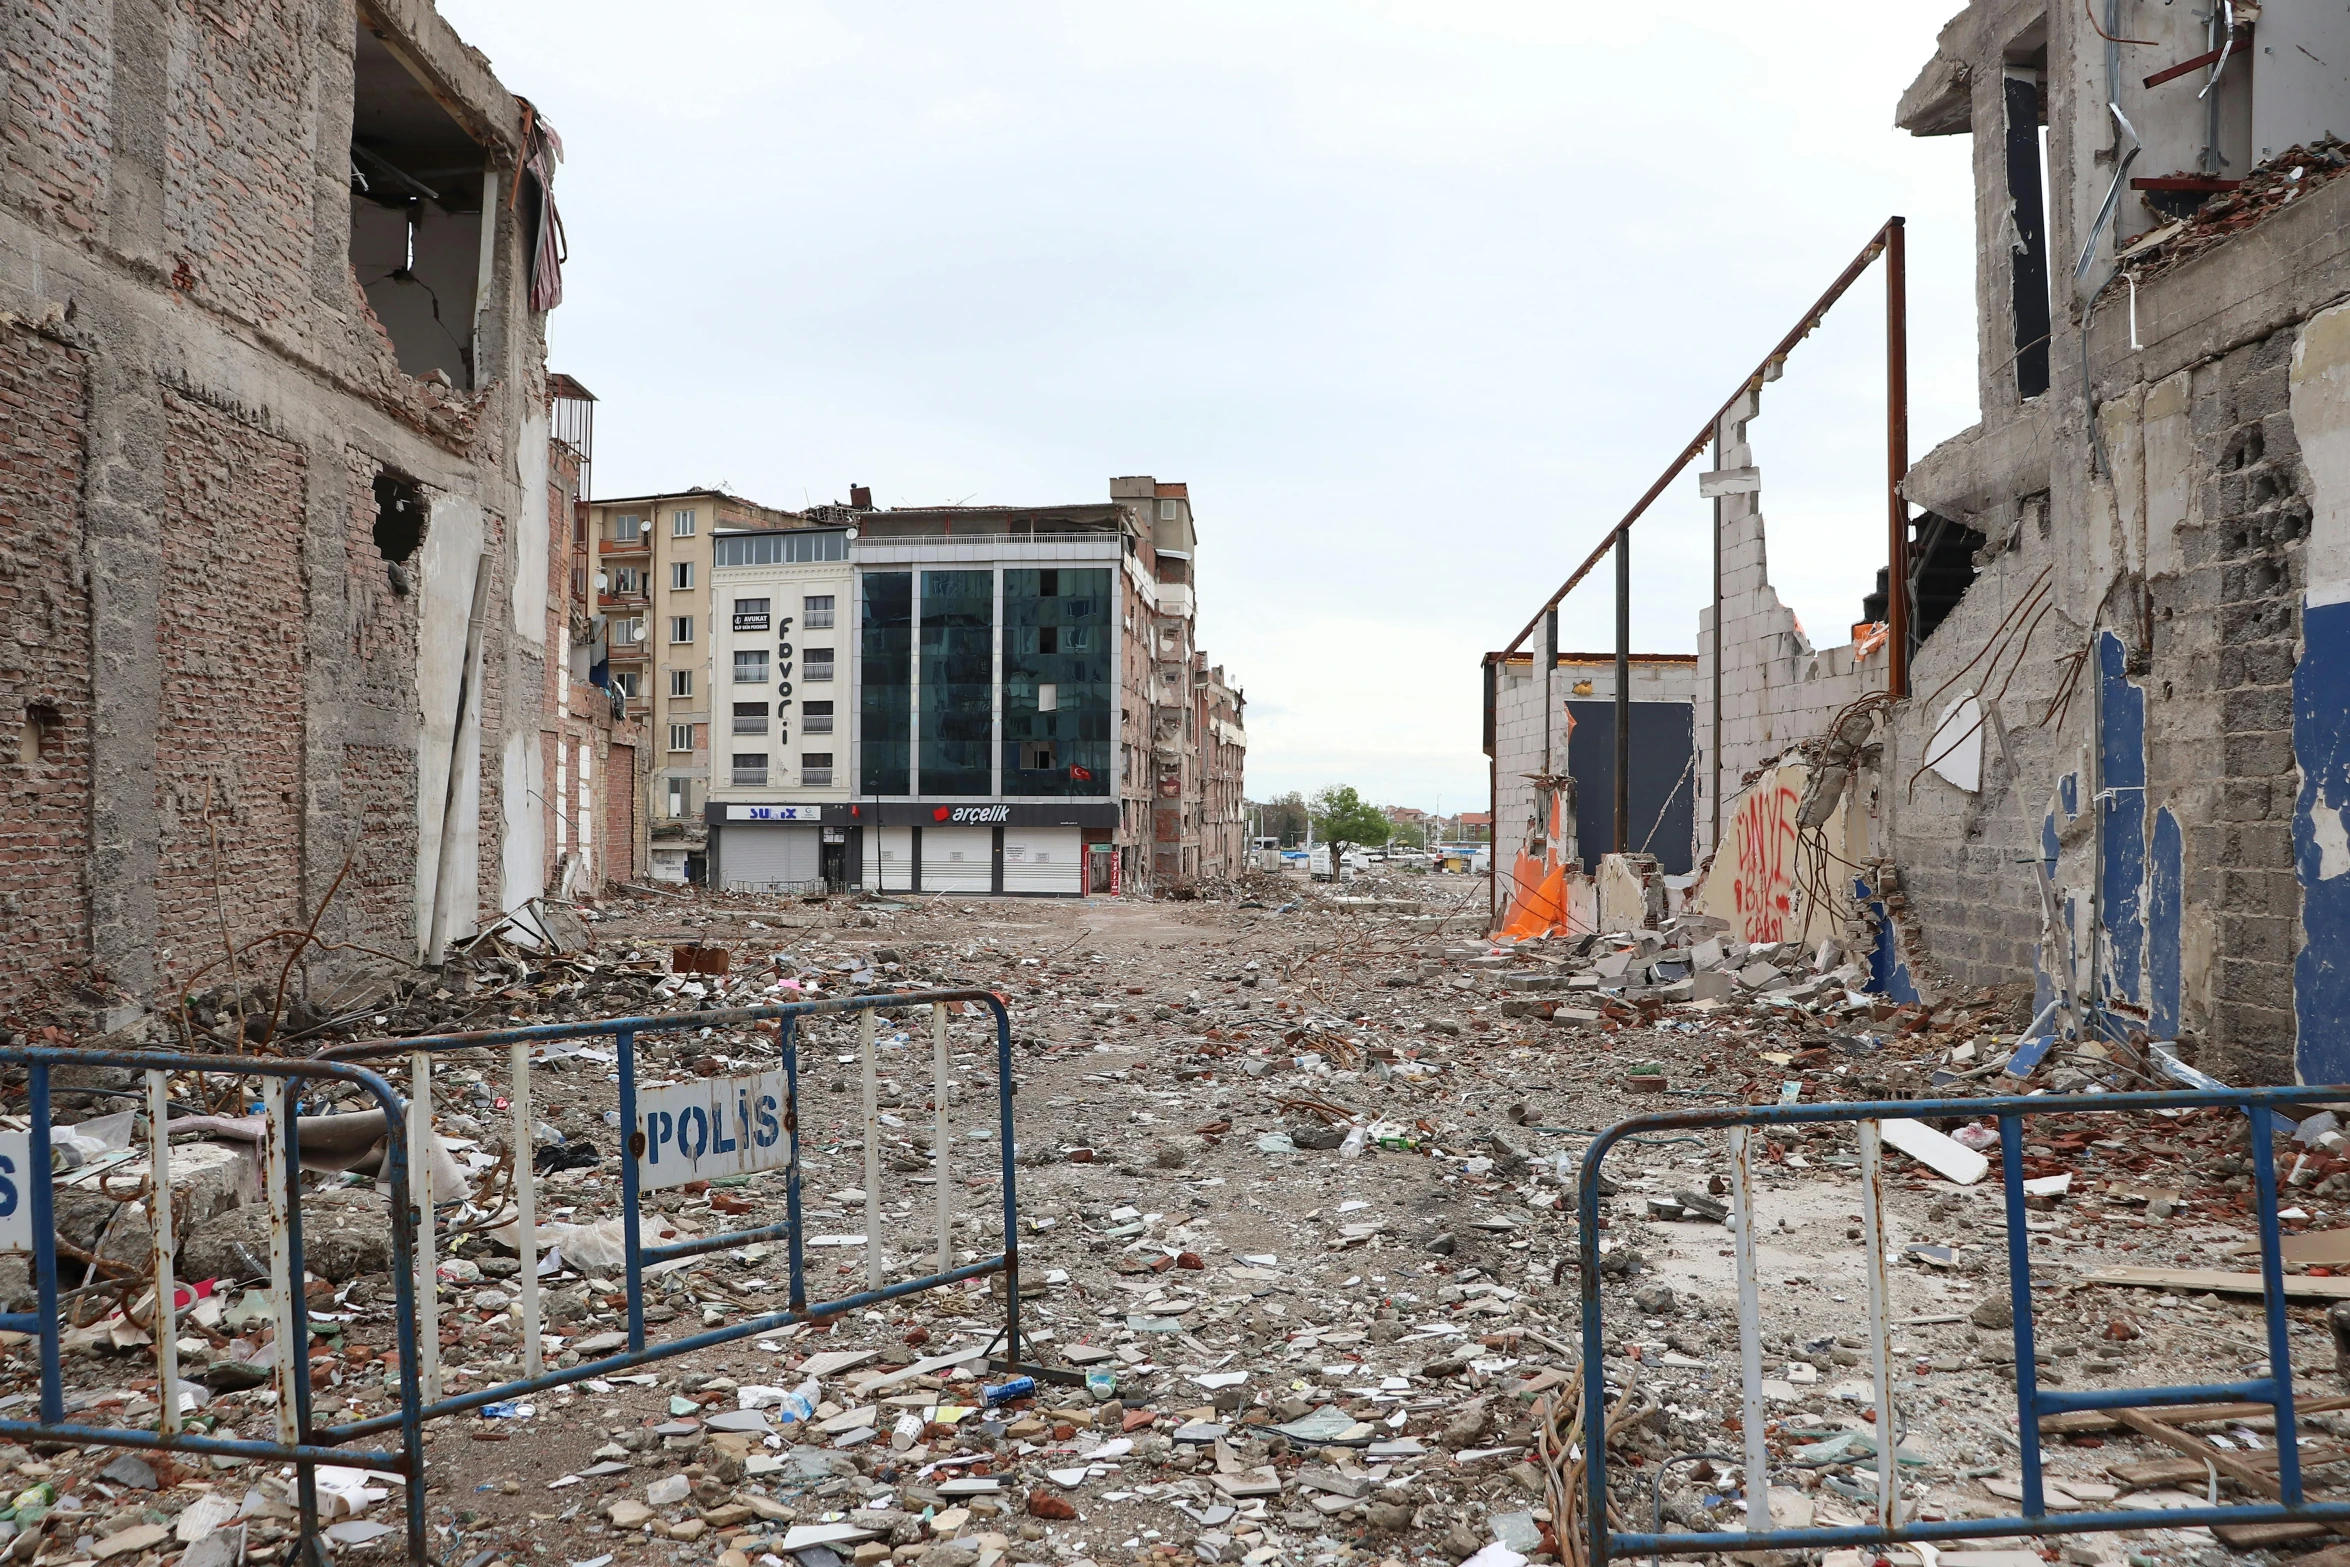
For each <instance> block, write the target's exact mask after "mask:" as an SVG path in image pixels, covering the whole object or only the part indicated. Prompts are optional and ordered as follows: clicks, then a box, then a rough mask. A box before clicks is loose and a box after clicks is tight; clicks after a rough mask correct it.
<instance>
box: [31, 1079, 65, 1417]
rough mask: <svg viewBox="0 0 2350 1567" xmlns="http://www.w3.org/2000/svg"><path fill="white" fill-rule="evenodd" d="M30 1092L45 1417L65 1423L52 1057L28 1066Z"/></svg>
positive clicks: (35, 1290) (35, 1273) (35, 1271)
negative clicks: (51, 1106)
mask: <svg viewBox="0 0 2350 1567" xmlns="http://www.w3.org/2000/svg"><path fill="white" fill-rule="evenodd" d="M25 1097H26V1100H27V1101H28V1108H29V1109H30V1110H31V1112H32V1122H33V1124H32V1130H31V1131H30V1133H29V1134H28V1135H27V1137H26V1141H25V1156H26V1158H27V1159H28V1160H30V1161H31V1163H32V1169H30V1170H29V1171H27V1172H26V1174H28V1175H29V1176H31V1177H32V1179H31V1181H30V1182H29V1184H30V1185H31V1187H32V1221H33V1295H34V1299H35V1302H36V1308H35V1309H37V1310H38V1311H39V1312H40V1313H41V1423H42V1424H43V1425H52V1426H54V1425H63V1424H64V1423H65V1373H64V1370H63V1368H62V1366H61V1365H60V1363H59V1361H60V1353H61V1351H60V1346H59V1344H58V1332H57V1247H56V1246H55V1244H53V1243H51V1244H44V1240H45V1238H48V1239H52V1241H53V1238H54V1237H55V1236H56V1234H57V1196H56V1192H57V1178H56V1174H55V1172H54V1171H53V1170H52V1169H51V1168H50V1160H51V1159H52V1158H54V1157H55V1155H54V1154H52V1153H51V1151H50V1147H49V1063H48V1062H46V1061H40V1060H35V1061H34V1062H33V1063H32V1064H31V1065H30V1066H29V1067H28V1068H27V1069H26V1072H25Z"/></svg>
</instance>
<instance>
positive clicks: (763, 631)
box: [705, 478, 1246, 894]
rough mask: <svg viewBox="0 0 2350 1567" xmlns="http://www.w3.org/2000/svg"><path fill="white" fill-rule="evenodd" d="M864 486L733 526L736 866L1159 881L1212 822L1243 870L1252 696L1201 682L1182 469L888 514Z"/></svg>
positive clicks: (867, 881) (726, 877)
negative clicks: (1246, 722) (770, 519)
mask: <svg viewBox="0 0 2350 1567" xmlns="http://www.w3.org/2000/svg"><path fill="white" fill-rule="evenodd" d="M852 494H853V496H854V500H853V502H852V504H851V505H849V506H828V507H817V508H814V509H812V510H811V511H810V512H808V513H807V514H806V516H805V517H804V518H801V519H796V521H798V522H799V524H800V525H799V526H795V527H792V528H789V529H787V530H780V531H777V530H767V531H761V532H750V533H729V534H721V535H720V536H719V539H718V541H717V544H718V554H717V557H716V567H715V570H714V571H713V574H712V579H711V581H712V592H713V595H714V597H713V601H712V604H711V607H710V610H709V617H710V621H711V625H712V628H713V633H712V634H713V639H714V640H713V649H714V652H715V654H716V659H715V663H714V671H713V672H714V674H715V675H716V677H717V687H722V688H723V689H724V692H725V694H724V695H723V696H717V697H713V699H712V700H713V703H714V706H713V708H712V711H713V712H714V713H716V712H721V711H723V712H724V713H725V714H726V721H725V725H724V728H725V730H726V732H725V733H724V734H722V735H720V736H718V737H717V738H716V739H714V740H713V742H712V745H713V748H714V751H716V752H717V753H718V754H721V755H723V756H724V758H725V762H724V765H723V766H721V767H719V768H717V769H716V770H715V775H714V776H713V778H712V780H711V788H710V797H709V802H708V804H707V806H706V808H705V819H706V821H707V823H708V825H709V827H710V829H711V832H712V844H713V848H712V854H713V857H714V861H715V868H714V873H713V877H712V879H713V881H714V883H715V884H717V885H720V886H729V887H742V888H746V889H765V888H777V889H780V888H789V887H797V886H802V885H811V884H825V885H832V886H842V885H856V886H862V887H865V888H868V889H871V890H875V891H889V892H916V891H923V892H939V891H945V892H964V893H986V892H1006V893H1058V894H1077V893H1083V892H1115V891H1121V890H1125V889H1128V888H1133V889H1136V890H1144V889H1148V888H1149V887H1151V886H1153V885H1154V884H1156V883H1157V882H1159V881H1162V880H1166V881H1172V880H1176V879H1180V878H1182V877H1187V876H1196V875H1199V874H1201V856H1200V849H1201V844H1202V842H1203V841H1204V836H1205V835H1206V833H1207V828H1208V827H1209V825H1210V824H1213V827H1214V833H1213V837H1214V841H1215V845H1216V847H1215V850H1214V856H1213V863H1215V864H1218V865H1222V864H1224V863H1226V861H1227V860H1229V863H1230V864H1231V865H1232V867H1233V868H1235V869H1236V868H1237V867H1238V864H1239V855H1240V852H1241V849H1242V847H1243V844H1242V838H1241V832H1242V829H1241V828H1240V827H1239V826H1238V825H1237V824H1238V822H1239V820H1240V788H1241V770H1242V764H1243V761H1244V754H1245V746H1246V736H1245V733H1244V732H1243V731H1242V729H1241V727H1240V711H1241V705H1242V700H1243V699H1242V698H1241V696H1240V694H1239V693H1238V692H1237V691H1234V690H1232V689H1230V688H1229V687H1227V686H1225V685H1224V683H1223V680H1222V671H1221V670H1215V671H1213V672H1211V671H1209V669H1208V668H1207V666H1206V664H1205V661H1204V660H1199V661H1198V665H1197V671H1196V679H1195V671H1194V667H1193V664H1194V657H1195V655H1194V652H1193V650H1192V648H1191V645H1190V635H1189V631H1190V625H1191V617H1192V602H1191V588H1190V582H1189V565H1190V548H1191V524H1190V503H1189V501H1188V499H1187V498H1186V497H1184V495H1183V492H1182V487H1181V486H1163V485H1158V484H1156V483H1154V482H1153V481H1152V480H1150V479H1147V478H1143V479H1118V480H1113V481H1112V498H1111V499H1110V500H1109V501H1108V502H1106V503H1100V502H1097V503H1091V504H1085V505H1074V506H1035V507H1010V506H1005V507H996V506H990V507H967V506H951V507H915V508H893V509H891V510H888V511H881V510H876V509H874V508H873V507H872V505H871V503H870V497H869V494H868V493H867V492H864V491H863V490H861V489H860V490H858V491H853V492H852ZM1162 539H1165V540H1167V541H1168V542H1167V545H1166V548H1165V549H1164V551H1162V549H1161V547H1160V543H1161V540H1162ZM1178 541H1179V542H1178ZM1162 652H1163V653H1164V656H1163V657H1162V656H1160V655H1161V654H1162ZM1195 688H1196V689H1195ZM714 689H716V688H715V687H714ZM1202 733H1205V734H1208V735H1210V736H1212V737H1213V739H1214V742H1215V743H1214V747H1213V755H1212V757H1210V758H1209V759H1208V760H1207V761H1206V762H1205V763H1203V762H1202V760H1201V759H1200V756H1199V754H1198V742H1197V737H1198V736H1199V735H1200V734H1202ZM1162 736H1163V737H1164V739H1163V740H1162V738H1161V737H1162ZM1187 736H1188V737H1190V741H1189V744H1188V745H1187V743H1186V737H1187ZM1208 780H1213V782H1214V795H1213V799H1212V803H1205V804H1203V798H1202V795H1201V793H1200V790H1201V788H1202V786H1203V784H1204V783H1205V782H1206V781H1208ZM1170 786H1171V787H1172V791H1173V792H1172V793H1169V792H1167V791H1168V790H1169V788H1170ZM1186 824H1188V831H1189V840H1190V841H1189V843H1188V845H1187V844H1186V843H1185V832H1186ZM1162 827H1165V828H1166V830H1167V843H1166V845H1165V847H1166V849H1167V850H1169V851H1172V852H1169V853H1166V854H1161V853H1160V852H1158V851H1159V849H1160V847H1161V846H1160V842H1159V838H1158V834H1159V833H1160V831H1161V828H1162ZM1186 847H1188V848H1189V849H1190V851H1191V852H1190V854H1189V855H1188V857H1187V856H1185V855H1184V853H1183V852H1182V851H1183V850H1184V849H1185V848H1186Z"/></svg>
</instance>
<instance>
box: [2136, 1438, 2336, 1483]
mask: <svg viewBox="0 0 2350 1567" xmlns="http://www.w3.org/2000/svg"><path fill="white" fill-rule="evenodd" d="M2242 1456H2243V1459H2244V1462H2246V1463H2248V1464H2250V1465H2252V1466H2253V1467H2254V1468H2256V1469H2260V1470H2262V1471H2265V1472H2267V1473H2270V1474H2274V1473H2275V1472H2276V1467H2277V1450H2276V1449H2275V1448H2273V1447H2269V1448H2262V1449H2260V1450H2259V1451H2257V1452H2250V1453H2246V1454H2244V1455H2242ZM2345 1459H2350V1447H2308V1446H2304V1447H2303V1448H2302V1449H2301V1470H2302V1472H2303V1473H2304V1474H2306V1473H2308V1472H2309V1471H2310V1470H2312V1469H2318V1468H2322V1467H2324V1466H2325V1465H2327V1464H2338V1463H2341V1462H2343V1461H2344V1460H2345ZM2105 1472H2106V1473H2107V1474H2109V1475H2111V1476H2113V1477H2114V1478H2115V1479H2116V1480H2119V1481H2120V1482H2121V1483H2122V1484H2124V1485H2126V1486H2128V1487H2130V1488H2131V1489H2132V1490H2143V1489H2146V1488H2148V1487H2150V1486H2157V1485H2184V1484H2186V1483H2187V1482H2189V1481H2201V1480H2203V1479H2204V1478H2205V1475H2204V1471H2203V1465H2201V1464H2200V1463H2198V1462H2196V1461H2195V1460H2194V1459H2192V1458H2163V1459H2157V1460H2156V1461H2155V1462H2153V1463H2150V1464H2108V1465H2107V1466H2106V1469H2105Z"/></svg>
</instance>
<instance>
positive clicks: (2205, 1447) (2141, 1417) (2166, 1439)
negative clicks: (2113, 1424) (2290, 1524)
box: [2113, 1409, 2284, 1501]
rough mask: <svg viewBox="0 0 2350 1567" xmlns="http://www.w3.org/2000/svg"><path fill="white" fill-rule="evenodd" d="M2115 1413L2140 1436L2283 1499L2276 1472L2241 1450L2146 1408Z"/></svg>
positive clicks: (2246, 1487)
mask: <svg viewBox="0 0 2350 1567" xmlns="http://www.w3.org/2000/svg"><path fill="white" fill-rule="evenodd" d="M2113 1413H2114V1418H2115V1419H2117V1420H2119V1421H2120V1422H2121V1423H2122V1424H2123V1425H2125V1426H2128V1427H2129V1428H2130V1429H2131V1430H2133V1431H2135V1432H2137V1433H2138V1434H2139V1435H2140V1436H2150V1437H2152V1438H2154V1440H2156V1441H2157V1442H2160V1443H2162V1444H2163V1445H2164V1446H2166V1447H2175V1448H2177V1449H2178V1450H2179V1451H2180V1452H2182V1453H2185V1454H2186V1455H2187V1456H2188V1457H2190V1458H2195V1459H2200V1460H2202V1461H2203V1462H2205V1463H2208V1464H2210V1465H2211V1466H2212V1467H2213V1468H2214V1469H2217V1470H2218V1471H2219V1472H2220V1473H2221V1474H2224V1475H2226V1476H2227V1477H2228V1478H2229V1479H2231V1480H2233V1481H2235V1482H2236V1483H2237V1484H2238V1485H2241V1486H2243V1487H2244V1488H2245V1489H2246V1490H2248V1491H2257V1492H2259V1493H2260V1494H2261V1495H2262V1496H2265V1497H2267V1498H2269V1499H2270V1500H2271V1501H2275V1500H2279V1499H2281V1498H2282V1497H2283V1495H2284V1491H2283V1488H2282V1487H2280V1486H2279V1485H2278V1484H2277V1481H2276V1477H2275V1476H2274V1475H2265V1474H2262V1473H2261V1472H2260V1471H2259V1470H2258V1469H2257V1468H2255V1467H2254V1466H2252V1465H2251V1464H2248V1463H2246V1462H2244V1455H2243V1454H2241V1453H2230V1452H2225V1451H2222V1450H2221V1449H2219V1448H2216V1447H2213V1446H2212V1445H2211V1444H2210V1443H2209V1442H2206V1441H2204V1440H2203V1439H2202V1438H2200V1437H2194V1436H2189V1435H2188V1434H2187V1433H2186V1432H2184V1431H2181V1430H2179V1429H2177V1428H2176V1427H2174V1426H2166V1425H2164V1424H2163V1423H2162V1422H2161V1421H2159V1420H2157V1419H2155V1418H2154V1417H2153V1416H2152V1415H2149V1414H2147V1413H2146V1412H2145V1411H2144V1410H2142V1409H2117V1410H2115V1411H2114V1412H2113Z"/></svg>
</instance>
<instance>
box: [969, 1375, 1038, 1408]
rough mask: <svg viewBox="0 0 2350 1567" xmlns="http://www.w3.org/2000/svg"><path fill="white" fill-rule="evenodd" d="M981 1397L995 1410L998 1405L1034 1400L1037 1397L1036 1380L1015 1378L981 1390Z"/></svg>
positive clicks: (1032, 1378)
mask: <svg viewBox="0 0 2350 1567" xmlns="http://www.w3.org/2000/svg"><path fill="white" fill-rule="evenodd" d="M979 1396H980V1398H981V1399H983V1400H984V1401H985V1402H986V1404H987V1407H988V1408H990V1409H993V1408H995V1407H996V1406H997V1405H998V1404H1008V1403H1010V1402H1012V1400H1014V1399H1016V1398H1033V1397H1035V1396H1036V1378H1034V1377H1014V1378H1012V1380H1011V1381H1009V1382H1003V1383H999V1384H997V1385H996V1386H994V1387H988V1388H981V1389H980V1390H979Z"/></svg>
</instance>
